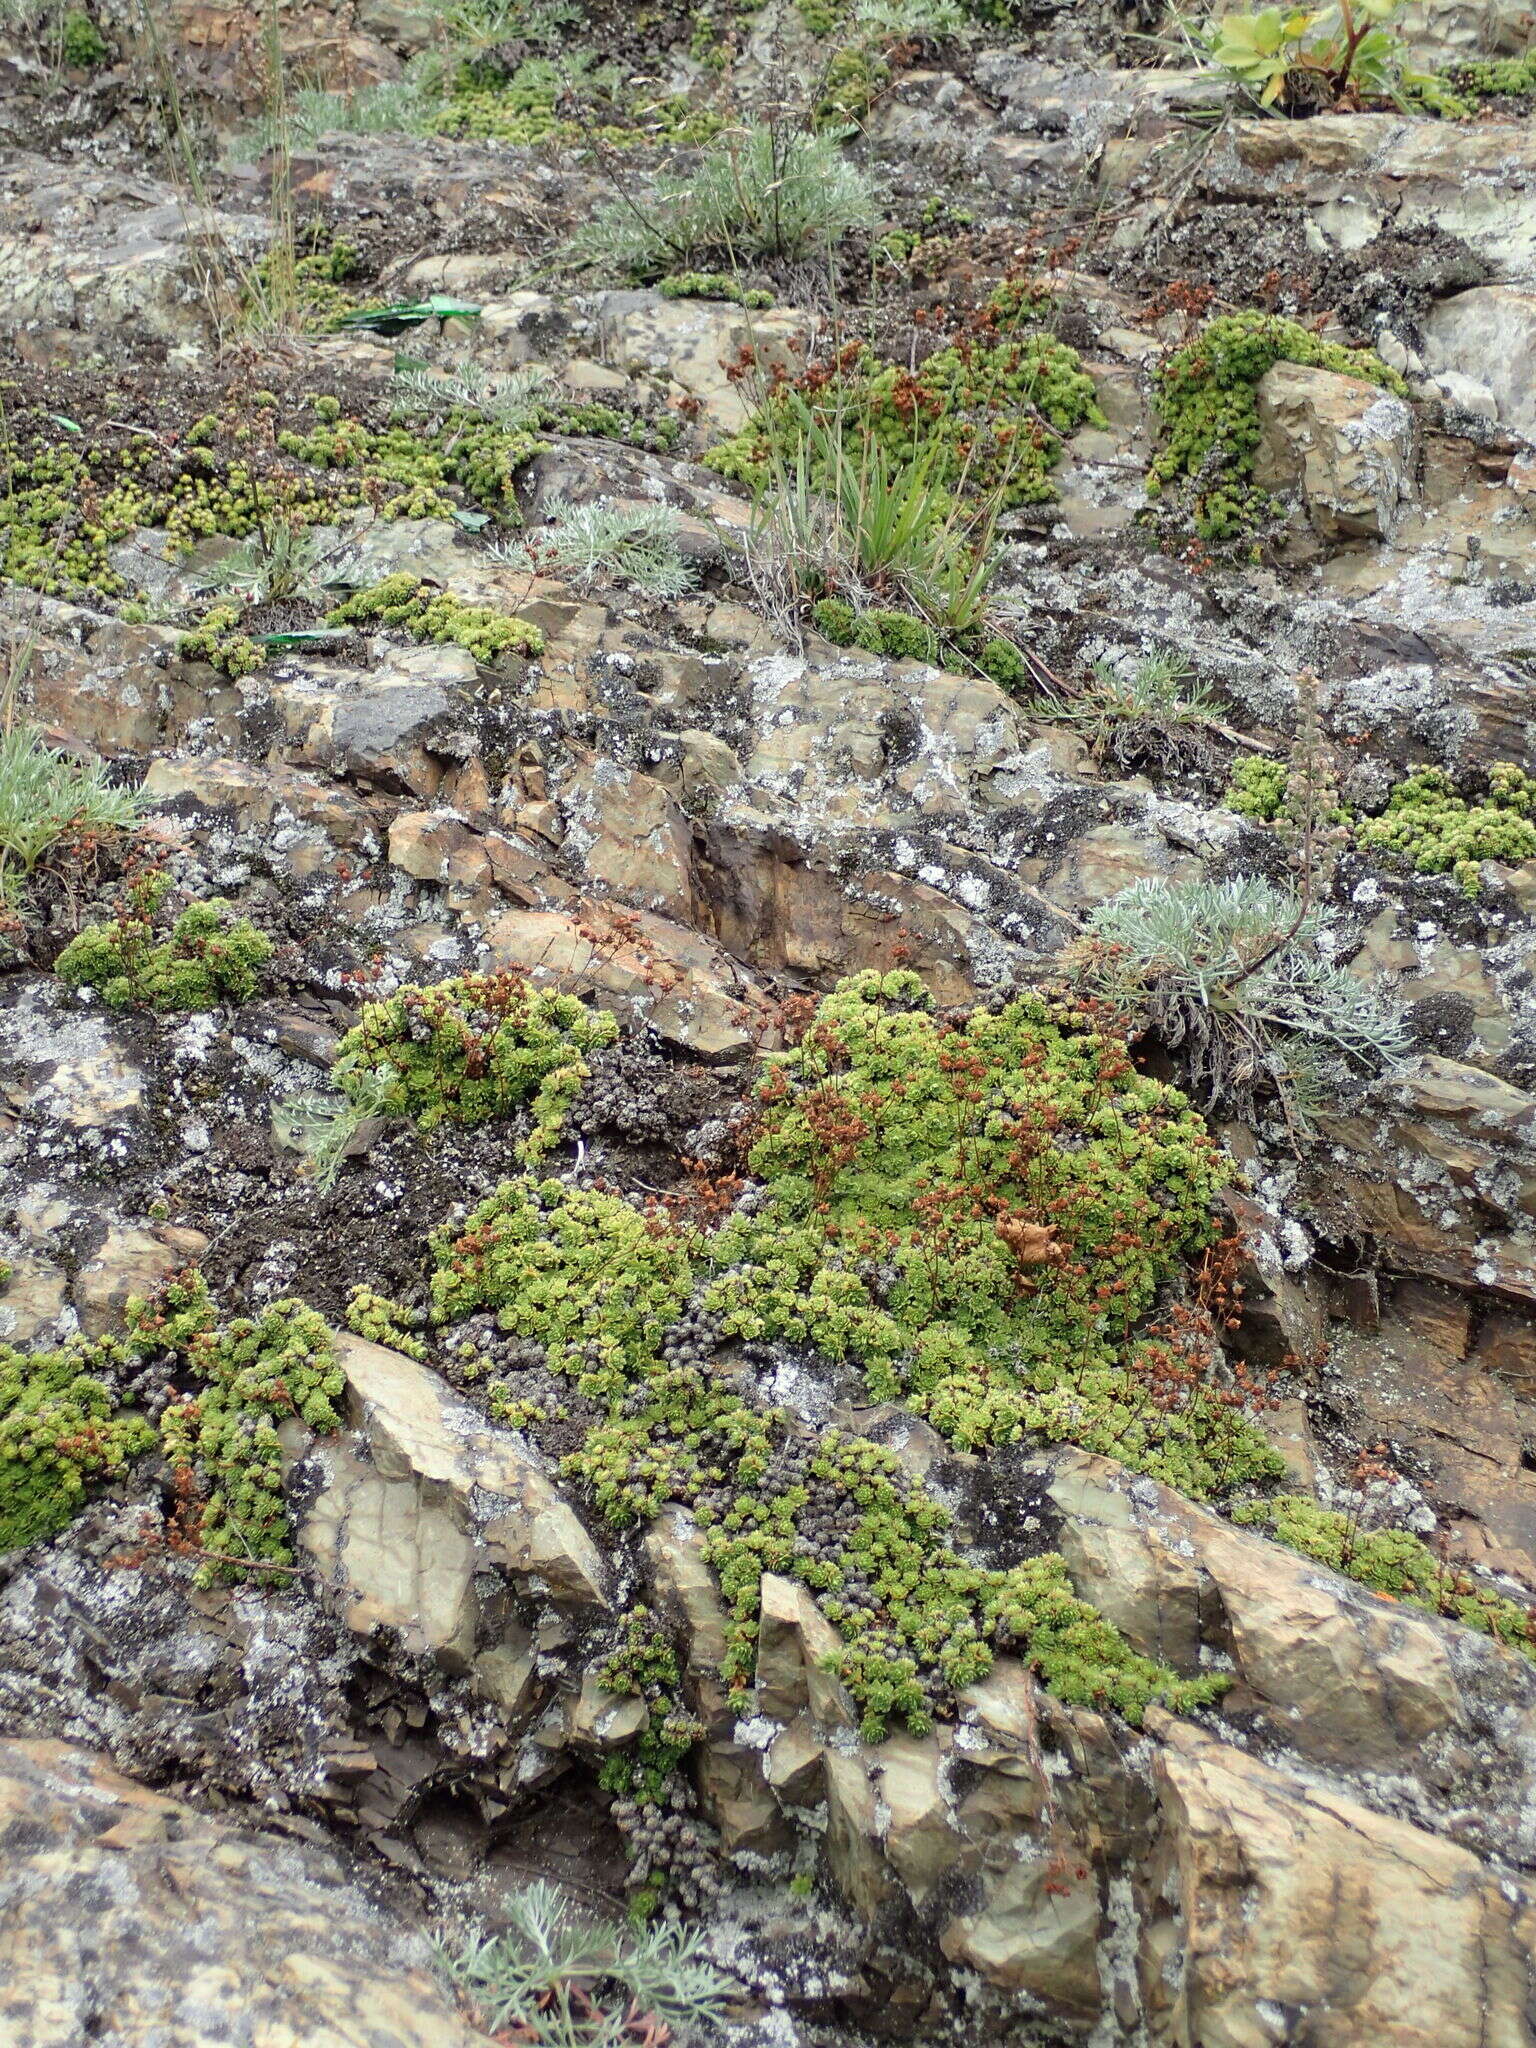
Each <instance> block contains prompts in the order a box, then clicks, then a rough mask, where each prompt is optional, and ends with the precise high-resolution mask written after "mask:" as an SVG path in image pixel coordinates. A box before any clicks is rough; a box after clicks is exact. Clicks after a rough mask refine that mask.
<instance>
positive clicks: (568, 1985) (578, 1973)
mask: <svg viewBox="0 0 1536 2048" xmlns="http://www.w3.org/2000/svg"><path fill="white" fill-rule="evenodd" d="M507 1913H508V1917H509V1920H510V1923H511V1924H510V1925H509V1926H508V1928H507V1930H506V1932H505V1933H503V1934H498V1935H497V1936H495V1938H494V1939H491V1940H485V1939H474V1938H472V1939H470V1940H468V1941H465V1942H463V1943H461V1944H458V1945H449V1944H446V1943H444V1944H442V1945H440V1946H439V1949H438V1961H439V1967H440V1968H441V1970H442V1972H443V1974H444V1976H445V1977H446V1978H447V1979H448V1982H449V1983H450V1984H451V1985H452V1986H453V1987H454V1989H455V1990H456V1991H458V1992H459V1993H460V1994H461V1995H462V1996H463V1997H465V1998H466V1999H467V2000H468V2001H469V2002H470V2003H471V2004H472V2005H473V2007H474V2010H475V2014H476V2016H477V2018H478V2019H479V2022H480V2024H481V2025H482V2026H484V2027H485V2028H486V2029H487V2030H488V2031H489V2032H491V2033H494V2034H496V2035H497V2036H499V2037H500V2038H503V2039H516V2040H518V2041H526V2042H530V2043H535V2044H546V2043H547V2044H549V2048H620V2044H621V2043H624V2042H635V2041H644V2040H651V2041H665V2040H667V2039H668V2038H669V2033H668V2030H669V2029H670V2030H671V2031H672V2032H673V2033H677V2034H681V2035H682V2036H683V2037H684V2039H687V2038H688V2037H689V2036H690V2034H691V2035H692V2037H693V2038H694V2039H695V2040H702V2039H704V2038H708V2037H706V2036H704V2035H703V2034H701V2032H700V2031H699V2030H701V2029H703V2028H706V2027H709V2026H711V2025H712V2024H717V2023H718V2022H719V2021H720V2020H721V2018H722V2017H723V2016H724V2011H725V2002H726V1998H727V1996H728V1994H729V1988H730V1987H729V1983H728V1980H727V1979H726V1978H725V1977H724V1976H723V1975H722V1974H721V1972H720V1971H719V1970H717V1969H716V1968H715V1966H714V1964H713V1963H711V1962H709V1961H708V1960H707V1958H706V1957H705V1955H704V1942H703V1936H702V1935H701V1933H700V1932H699V1931H698V1929H696V1928H692V1927H688V1928H683V1927H677V1926H672V1925H668V1924H665V1923H655V1924H651V1925H647V1926H638V1927H637V1926H635V1925H633V1924H632V1923H621V1922H619V1921H616V1920H595V1919H589V1918H587V1917H586V1916H584V1915H582V1914H579V1913H576V1912H574V1911H573V1910H572V1909H571V1907H570V1906H569V1905H568V1904H567V1902H566V1900H565V1899H564V1897H563V1896H562V1895H561V1893H560V1892H559V1891H558V1890H557V1889H556V1888H555V1886H554V1885H552V1884H546V1883H544V1882H542V1881H540V1882H538V1883H536V1884H531V1885H529V1886H527V1888H526V1889H525V1890H523V1891H521V1892H516V1893H514V1894H513V1895H512V1897H511V1898H510V1899H509V1900H508V1902H507Z"/></svg>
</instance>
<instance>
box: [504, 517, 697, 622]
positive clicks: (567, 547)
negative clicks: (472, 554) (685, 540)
mask: <svg viewBox="0 0 1536 2048" xmlns="http://www.w3.org/2000/svg"><path fill="white" fill-rule="evenodd" d="M677 524H678V522H677V514H676V512H674V511H673V509H672V507H671V506H670V505H640V504H628V505H614V504H610V503H608V502H606V501H598V502H595V503H591V504H583V505H578V504H572V503H569V502H566V503H563V504H560V505H557V506H556V507H555V508H554V509H553V511H552V513H551V515H550V518H549V520H548V523H547V524H546V525H543V526H540V527H539V528H538V529H537V530H536V531H535V532H533V533H530V534H529V535H528V537H527V538H526V539H525V540H521V541H514V542H510V543H506V544H503V545H502V546H500V547H497V548H493V549H492V550H491V552H492V553H493V554H494V555H495V556H496V558H497V559H498V560H499V561H505V562H511V563H513V564H514V565H515V566H517V567H519V568H528V569H551V570H554V571H556V572H557V573H559V574H560V575H564V576H568V577H570V578H571V580H572V581H573V582H575V583H578V584H580V585H582V586H583V587H589V586H590V585H591V584H592V582H593V581H594V580H595V578H596V577H597V576H599V575H602V574H606V575H609V576H614V577H617V578H618V579H619V580H620V581H621V582H624V583H627V584H629V585H630V587H631V588H632V589H634V590H636V591H638V592H639V593H640V595H641V596H642V597H651V598H671V597H681V596H682V595H683V593H684V592H685V591H688V590H691V589H692V588H693V584H694V574H693V569H692V567H691V565H690V564H689V563H688V562H686V561H685V560H684V559H683V554H682V550H681V548H680V547H679V546H678V539H677Z"/></svg>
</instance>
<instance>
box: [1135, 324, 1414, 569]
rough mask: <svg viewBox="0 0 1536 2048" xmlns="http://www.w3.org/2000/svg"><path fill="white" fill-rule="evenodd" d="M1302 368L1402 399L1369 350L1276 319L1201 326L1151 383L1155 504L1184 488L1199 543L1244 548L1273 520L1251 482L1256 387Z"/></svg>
mask: <svg viewBox="0 0 1536 2048" xmlns="http://www.w3.org/2000/svg"><path fill="white" fill-rule="evenodd" d="M1282 362H1284V363H1305V364H1311V365H1314V366H1315V367H1317V368H1319V369H1324V370H1332V371H1336V372H1337V373H1338V374H1339V375H1340V376H1344V377H1359V378H1363V379H1364V380H1365V381H1366V382H1368V383H1371V384H1378V385H1380V386H1381V388H1382V389H1383V390H1384V391H1390V392H1393V393H1395V394H1396V395H1397V396H1398V397H1402V396H1404V395H1405V394H1406V391H1407V386H1406V385H1405V384H1404V382H1403V380H1402V378H1401V377H1400V376H1399V375H1398V374H1397V372H1396V371H1395V370H1392V369H1389V368H1388V367H1387V365H1386V364H1385V363H1384V362H1383V361H1382V360H1381V358H1380V356H1378V355H1377V354H1375V352H1374V351H1373V350H1371V349H1362V348H1346V347H1344V346H1343V345H1342V344H1341V343H1339V342H1329V341H1323V340H1322V339H1321V338H1320V337H1319V336H1318V335H1316V334H1314V333H1313V331H1312V329H1311V328H1310V327H1304V326H1302V324H1301V322H1300V321H1298V320H1288V319H1286V318H1284V317H1283V316H1282V315H1281V314H1278V313H1263V312H1253V311H1248V312H1242V313H1223V314H1220V315H1218V316H1217V318H1215V319H1214V320H1209V321H1207V322H1206V324H1205V326H1204V327H1203V328H1202V329H1201V330H1200V332H1199V334H1198V335H1196V336H1195V338H1194V339H1193V340H1192V341H1188V342H1186V343H1185V344H1184V345H1183V347H1182V348H1180V349H1177V350H1176V351H1175V352H1174V354H1173V355H1172V356H1170V357H1169V359H1168V361H1167V362H1165V363H1164V364H1163V365H1162V367H1161V368H1160V369H1159V371H1158V373H1157V398H1156V405H1157V411H1158V415H1159V417H1160V418H1161V420H1162V422H1163V425H1164V428H1165V429H1166V432H1165V436H1164V441H1163V446H1162V448H1161V449H1160V450H1159V452H1158V453H1157V455H1156V456H1154V457H1153V460H1152V465H1151V468H1150V469H1149V470H1148V472H1147V491H1148V494H1149V495H1150V496H1153V497H1156V496H1157V495H1159V494H1160V493H1162V492H1164V491H1166V490H1168V489H1169V488H1170V487H1172V486H1174V485H1178V484H1183V485H1185V486H1186V487H1187V488H1188V490H1189V492H1190V494H1191V499H1192V503H1191V515H1192V518H1193V523H1194V528H1195V531H1196V532H1197V533H1198V534H1199V535H1200V537H1201V538H1202V539H1204V540H1208V541H1217V542H1230V541H1233V540H1239V539H1241V538H1242V537H1243V536H1244V535H1245V534H1246V533H1247V532H1248V531H1250V530H1251V528H1252V527H1253V526H1254V525H1255V524H1256V523H1257V522H1259V521H1260V520H1262V519H1264V518H1266V517H1267V516H1269V514H1270V512H1271V511H1272V510H1273V501H1272V499H1271V498H1270V497H1269V494H1268V493H1267V492H1264V491H1261V490H1259V489H1258V488H1257V487H1256V486H1255V484H1254V483H1253V481H1252V477H1253V461H1254V454H1255V452H1256V450H1257V448H1258V445H1259V438H1260V427H1259V405H1258V396H1257V392H1258V384H1259V380H1260V378H1261V377H1263V375H1264V374H1265V372H1266V371H1267V370H1271V369H1273V368H1274V366H1275V364H1276V363H1282Z"/></svg>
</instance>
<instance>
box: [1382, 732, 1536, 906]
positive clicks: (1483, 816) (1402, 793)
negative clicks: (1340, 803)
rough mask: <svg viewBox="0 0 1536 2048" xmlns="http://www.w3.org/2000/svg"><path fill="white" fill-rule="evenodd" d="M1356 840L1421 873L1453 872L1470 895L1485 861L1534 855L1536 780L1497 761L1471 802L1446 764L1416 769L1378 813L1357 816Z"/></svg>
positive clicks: (1474, 891) (1519, 859)
mask: <svg viewBox="0 0 1536 2048" xmlns="http://www.w3.org/2000/svg"><path fill="white" fill-rule="evenodd" d="M1355 843H1356V845H1357V846H1361V847H1366V848H1369V849H1370V850H1372V851H1373V852H1378V853H1387V854H1392V855H1397V856H1398V857H1400V858H1401V859H1403V860H1405V861H1406V862H1408V863H1409V864H1410V865H1411V866H1412V867H1413V868H1414V869H1415V870H1416V871H1417V873H1419V874H1421V875H1453V876H1454V877H1455V879H1456V881H1457V882H1458V883H1459V885H1460V887H1461V889H1462V890H1463V892H1464V893H1465V894H1466V895H1468V896H1475V895H1476V894H1477V892H1478V889H1479V887H1480V886H1481V878H1480V874H1479V869H1480V867H1481V864H1482V863H1483V862H1484V861H1485V860H1500V861H1522V860H1532V859H1536V781H1533V780H1532V779H1531V777H1530V776H1528V775H1527V774H1526V773H1525V772H1524V770H1523V769H1521V768H1520V767H1518V766H1517V765H1516V764H1515V763H1514V762H1512V761H1500V762H1497V763H1496V764H1495V765H1494V767H1493V768H1492V769H1490V771H1489V775H1488V794H1487V796H1486V797H1484V798H1483V800H1482V801H1481V802H1479V803H1469V802H1468V801H1467V799H1466V798H1465V797H1461V796H1458V795H1457V794H1456V790H1455V787H1454V785H1453V784H1452V781H1451V778H1450V777H1449V775H1447V774H1446V772H1445V770H1444V769H1443V768H1420V769H1418V770H1417V771H1416V772H1415V773H1414V774H1412V775H1408V776H1405V777H1404V779H1403V780H1402V781H1401V782H1400V783H1398V785H1397V786H1396V788H1395V789H1394V790H1393V791H1392V793H1391V795H1390V796H1389V797H1388V799H1387V807H1386V810H1385V811H1384V812H1383V813H1382V814H1381V816H1380V817H1377V818H1362V819H1361V820H1360V821H1359V823H1358V824H1357V825H1356V826H1355Z"/></svg>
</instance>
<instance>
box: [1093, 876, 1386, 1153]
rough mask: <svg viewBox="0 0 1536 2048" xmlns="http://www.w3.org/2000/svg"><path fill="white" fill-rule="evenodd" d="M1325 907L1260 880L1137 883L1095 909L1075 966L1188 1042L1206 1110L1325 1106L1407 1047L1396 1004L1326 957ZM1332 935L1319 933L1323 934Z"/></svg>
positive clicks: (1187, 1054)
mask: <svg viewBox="0 0 1536 2048" xmlns="http://www.w3.org/2000/svg"><path fill="white" fill-rule="evenodd" d="M1325 941H1326V931H1325V927H1324V923H1323V919H1322V915H1321V913H1320V912H1319V911H1318V910H1317V909H1316V908H1315V906H1311V905H1308V904H1307V903H1306V902H1305V901H1304V900H1303V898H1302V897H1301V896H1300V895H1299V894H1298V893H1297V892H1296V891H1295V890H1294V889H1290V888H1287V887H1280V886H1277V885H1276V884H1274V883H1272V882H1267V881H1262V880H1259V879H1257V878H1252V877H1250V878H1245V879H1241V880H1234V881H1226V882H1164V881H1156V880H1147V881H1141V882H1137V883H1135V884H1134V885H1133V886H1132V887H1131V888H1129V889H1127V890H1124V891H1123V892H1122V893H1121V894H1120V895H1119V896H1116V897H1114V898H1113V899H1112V900H1111V901H1110V902H1108V903H1101V904H1100V905H1099V906H1098V907H1097V908H1096V909H1095V910H1094V911H1093V912H1092V913H1091V914H1090V916H1089V919H1088V928H1087V935H1086V940H1085V942H1084V943H1083V944H1082V945H1081V946H1080V948H1079V952H1078V963H1077V964H1078V966H1079V971H1080V972H1081V974H1082V977H1083V979H1084V981H1085V982H1087V983H1088V984H1089V985H1090V986H1091V987H1093V988H1094V989H1095V990H1096V991H1097V992H1099V993H1101V994H1104V995H1108V996H1110V997H1111V998H1112V999H1114V1000H1117V1001H1120V1002H1123V1003H1125V1004H1127V1005H1129V1006H1134V1007H1136V1008H1139V1009H1140V1010H1141V1011H1142V1012H1143V1013H1144V1014H1145V1015H1146V1016H1147V1018H1148V1020H1149V1022H1150V1023H1151V1025H1152V1027H1153V1028H1154V1030H1155V1031H1156V1032H1157V1034H1158V1036H1159V1037H1160V1038H1161V1039H1162V1040H1163V1042H1164V1044H1166V1045H1168V1046H1170V1047H1173V1048H1175V1049H1177V1050H1180V1051H1181V1052H1182V1053H1183V1056H1184V1058H1185V1060H1186V1062H1187V1064H1188V1067H1189V1073H1190V1080H1191V1082H1192V1084H1193V1086H1194V1089H1195V1091H1196V1092H1197V1094H1198V1095H1199V1096H1200V1097H1201V1099H1202V1100H1203V1101H1205V1102H1206V1103H1207V1104H1208V1105H1209V1106H1210V1107H1212V1108H1217V1109H1239V1108H1244V1107H1247V1106H1249V1105H1251V1103H1252V1102H1253V1100H1254V1098H1255V1096H1257V1095H1260V1094H1262V1093H1264V1092H1266V1091H1268V1092H1271V1093H1274V1094H1277V1095H1278V1096H1279V1097H1280V1099H1281V1102H1282V1104H1283V1105H1284V1107H1285V1108H1286V1109H1287V1111H1288V1112H1293V1113H1296V1114H1299V1115H1301V1116H1305V1115H1306V1114H1307V1113H1308V1112H1309V1111H1312V1110H1315V1109H1318V1108H1320V1107H1321V1106H1322V1105H1323V1103H1324V1102H1326V1100H1327V1099H1328V1097H1329V1095H1330V1094H1331V1093H1332V1092H1333V1090H1334V1089H1335V1088H1337V1087H1338V1086H1339V1085H1340V1084H1341V1083H1343V1082H1344V1081H1345V1080H1346V1078H1347V1076H1348V1075H1350V1074H1351V1073H1353V1074H1356V1075H1361V1074H1374V1073H1380V1072H1381V1071H1383V1070H1384V1069H1386V1068H1389V1067H1391V1066H1393V1065H1395V1064H1396V1063H1397V1062H1398V1061H1399V1060H1400V1059H1401V1058H1402V1057H1403V1056H1404V1054H1405V1052H1406V1051H1407V1045H1408V1041H1407V1037H1406V1034H1405V1032H1404V1029H1403V1025H1402V1022H1401V1019H1400V1017H1399V1015H1398V1014H1397V1012H1396V1010H1395V1009H1394V1008H1392V1007H1390V1006H1389V1005H1387V1004H1386V1003H1384V1002H1383V1001H1382V1000H1381V999H1380V998H1379V997H1378V996H1377V995H1375V994H1374V993H1373V991H1372V990H1371V989H1369V988H1368V987H1367V986H1366V984H1365V983H1364V982H1363V981H1360V980H1357V979H1356V977H1355V976H1354V975H1352V974H1350V973H1348V972H1347V970H1346V969H1345V968H1343V967H1341V966H1339V965H1337V963H1336V962H1335V961H1333V960H1332V959H1330V958H1329V957H1328V956H1327V953H1326V951H1325V950H1324V943H1325ZM1320 942H1324V943H1320Z"/></svg>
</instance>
